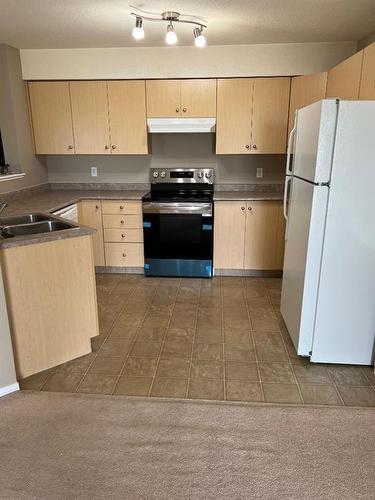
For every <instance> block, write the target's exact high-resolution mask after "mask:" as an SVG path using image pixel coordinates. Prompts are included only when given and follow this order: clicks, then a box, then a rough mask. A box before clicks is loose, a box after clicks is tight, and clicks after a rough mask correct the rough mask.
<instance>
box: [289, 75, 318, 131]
mask: <svg viewBox="0 0 375 500" xmlns="http://www.w3.org/2000/svg"><path fill="white" fill-rule="evenodd" d="M326 87H327V72H323V73H314V74H313V75H304V76H295V77H294V78H292V84H291V87H290V106H289V126H288V131H289V132H290V131H291V130H292V128H293V126H294V117H295V113H296V111H297V109H301V108H303V107H305V106H308V105H309V104H312V103H313V102H316V101H320V100H321V99H324V97H325V95H326Z"/></svg>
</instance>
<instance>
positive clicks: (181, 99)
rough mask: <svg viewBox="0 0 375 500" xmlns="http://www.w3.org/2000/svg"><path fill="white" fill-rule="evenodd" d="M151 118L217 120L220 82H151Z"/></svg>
mask: <svg viewBox="0 0 375 500" xmlns="http://www.w3.org/2000/svg"><path fill="white" fill-rule="evenodd" d="M146 96H147V117H148V118H181V117H186V118H188V117H190V118H191V117H196V118H210V117H215V116H216V80H215V79H194V80H148V81H147V82H146Z"/></svg>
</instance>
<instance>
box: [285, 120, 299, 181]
mask: <svg viewBox="0 0 375 500" xmlns="http://www.w3.org/2000/svg"><path fill="white" fill-rule="evenodd" d="M296 130H297V111H296V116H295V118H294V125H293V128H292V130H291V131H290V134H289V139H288V150H287V157H286V175H292V174H293V170H292V169H291V168H290V160H291V158H292V147H293V142H294V136H295V134H296Z"/></svg>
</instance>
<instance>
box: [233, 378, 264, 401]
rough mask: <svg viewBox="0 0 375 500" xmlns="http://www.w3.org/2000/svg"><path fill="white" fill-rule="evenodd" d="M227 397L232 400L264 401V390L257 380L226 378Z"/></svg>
mask: <svg viewBox="0 0 375 500" xmlns="http://www.w3.org/2000/svg"><path fill="white" fill-rule="evenodd" d="M225 387H226V399H228V400H230V401H263V395H262V390H261V387H260V384H259V383H257V382H247V381H244V380H226V381H225Z"/></svg>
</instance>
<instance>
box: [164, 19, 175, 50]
mask: <svg viewBox="0 0 375 500" xmlns="http://www.w3.org/2000/svg"><path fill="white" fill-rule="evenodd" d="M165 43H167V44H168V45H174V44H175V43H177V35H176V33H175V31H174V28H173V24H172V23H170V24H168V26H167V33H166V35H165Z"/></svg>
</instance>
